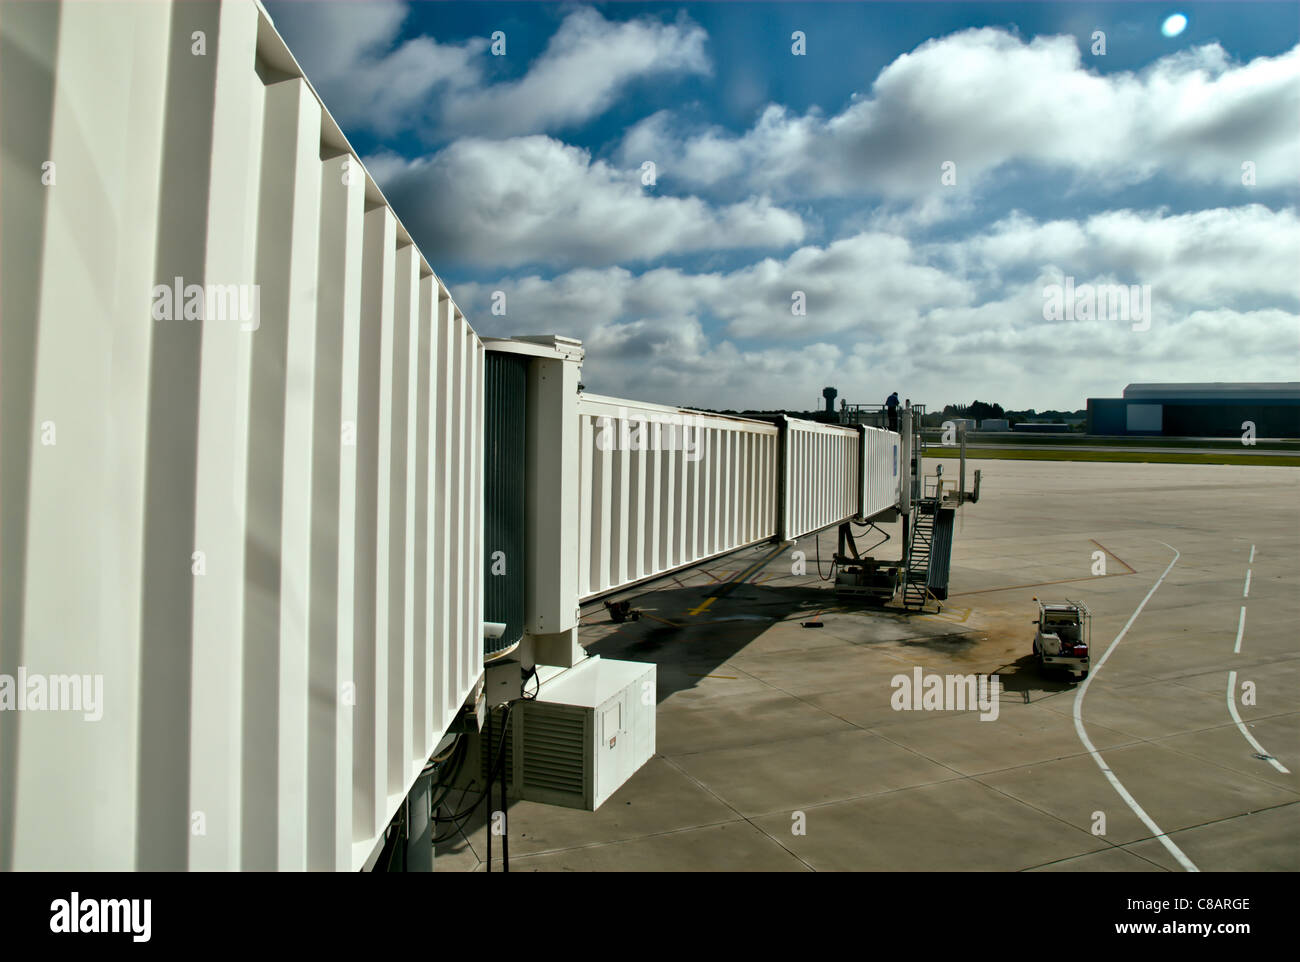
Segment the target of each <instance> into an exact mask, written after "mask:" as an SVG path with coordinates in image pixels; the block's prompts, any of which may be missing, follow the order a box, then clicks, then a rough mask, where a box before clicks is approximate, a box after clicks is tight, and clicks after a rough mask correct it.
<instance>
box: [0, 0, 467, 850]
mask: <svg viewBox="0 0 1300 962" xmlns="http://www.w3.org/2000/svg"><path fill="white" fill-rule="evenodd" d="M0 30H3V43H4V56H3V61H0V64H2V66H0V69H2V70H3V76H2V78H0V91H2V94H0V96H3V98H4V99H3V103H2V104H0V109H2V116H3V124H4V127H3V142H4V157H3V163H4V168H3V176H2V178H0V183H2V184H3V192H4V193H3V209H4V212H5V217H4V249H3V270H4V274H3V296H4V303H3V324H4V327H3V335H2V336H3V351H2V352H0V358H2V363H3V369H2V378H0V389H2V390H3V395H2V404H0V410H2V413H3V451H4V456H3V459H2V460H3V464H2V466H0V471H3V476H2V477H0V483H2V484H3V518H4V527H3V532H2V534H3V606H2V607H3V614H2V616H0V617H2V619H3V620H2V622H0V627H2V628H3V637H2V639H0V672H4V673H10V674H14V673H15V672H16V669H17V668H18V667H19V666H22V667H24V668H25V669H26V671H28V672H32V673H46V674H54V673H67V674H77V675H87V676H94V675H102V679H103V702H102V706H101V707H102V718H100V719H99V720H97V721H89V720H86V719H85V718H84V717H83V715H82V714H81V713H78V712H67V711H61V712H55V711H34V710H28V711H14V712H9V711H6V712H5V713H4V715H3V719H2V720H0V868H46V869H130V868H140V869H182V868H187V867H189V868H198V869H226V868H244V869H262V868H266V869H273V868H274V869H303V868H320V869H349V868H353V867H355V866H357V865H358V864H359V862H360V861H361V860H362V859H364V857H365V855H366V854H368V853H369V851H370V850H371V849H372V847H373V844H374V842H375V840H376V839H377V838H378V836H379V834H380V833H381V832H382V830H383V829H384V827H385V825H386V823H387V822H388V820H389V818H390V816H391V815H392V814H393V813H394V812H395V810H396V808H397V806H398V805H399V804H400V801H401V799H402V797H403V795H404V794H405V792H406V791H407V789H408V787H409V786H410V785H411V783H412V782H413V780H414V778H415V775H416V774H417V773H418V771H419V769H420V767H421V765H422V763H423V762H424V760H425V759H426V758H427V756H428V755H429V753H430V751H431V750H432V749H433V748H434V746H435V743H436V741H437V740H438V738H439V737H440V736H441V734H442V732H443V731H444V730H445V728H446V727H447V725H448V723H449V722H450V720H451V718H452V717H453V715H454V713H455V711H456V710H457V708H458V706H459V705H460V704H461V703H462V702H463V700H464V699H465V696H466V694H467V693H468V692H469V691H470V689H471V687H472V686H473V685H474V684H475V683H476V682H477V679H478V678H479V675H480V674H481V671H482V624H481V623H482V612H481V602H480V600H479V599H481V597H482V577H483V574H482V572H483V565H482V532H481V527H480V523H479V519H480V518H481V516H482V514H481V511H482V506H481V490H482V478H483V476H482V433H483V431H482V429H483V401H482V394H483V368H484V355H483V347H482V344H481V342H480V341H479V339H478V337H477V335H476V334H475V333H474V332H473V331H472V330H471V329H470V327H469V326H468V324H467V323H466V322H465V319H464V318H463V317H462V316H461V313H460V311H459V310H458V309H457V308H456V306H455V304H454V303H453V302H452V300H451V298H450V296H449V294H448V292H447V290H446V288H445V287H444V286H443V285H442V284H441V282H440V281H439V280H438V279H437V277H435V276H434V275H433V273H432V271H431V270H430V269H429V267H428V265H427V264H426V263H425V261H424V260H423V258H422V257H421V256H420V254H419V252H418V251H417V250H416V249H415V247H414V246H412V244H411V242H410V238H409V236H408V235H407V233H406V231H405V230H404V229H403V228H402V226H401V225H400V223H398V221H397V220H396V218H395V217H394V215H393V213H392V211H391V210H390V209H389V208H388V206H387V204H386V203H385V202H384V200H383V197H382V195H381V194H380V193H379V191H378V189H377V188H376V186H375V184H374V183H373V181H371V180H370V179H369V177H368V176H366V175H365V174H364V171H362V170H361V168H360V165H359V163H358V162H357V160H356V158H355V156H354V155H353V154H352V152H351V150H350V148H349V147H348V145H347V142H346V140H344V139H343V137H342V134H341V133H340V132H339V130H338V127H337V125H336V124H335V123H334V122H333V120H332V119H331V118H330V117H329V115H328V113H326V112H324V111H323V110H322V107H321V105H320V103H319V101H318V99H317V97H316V96H315V94H314V92H313V91H312V89H311V88H310V87H309V86H308V84H307V83H306V82H305V81H304V80H303V79H302V76H301V71H300V70H299V69H298V67H297V65H296V63H295V62H294V60H293V58H292V56H291V55H290V54H289V53H288V50H287V48H285V46H284V44H283V42H282V41H281V40H280V38H279V36H278V35H277V34H276V33H275V31H274V29H273V27H272V26H271V24H270V23H269V21H268V20H267V19H266V17H265V14H263V13H262V12H261V11H260V10H259V9H258V8H257V7H256V6H255V5H254V4H253V3H251V2H244V0H229V2H224V3H215V2H202V0H200V2H189V3H178V4H157V3H136V4H117V3H94V4H91V3H40V4H35V3H6V4H5V5H4V7H3V10H2V11H0ZM200 34H201V35H202V37H203V44H204V49H203V50H202V51H201V52H200V51H199V50H198V44H199V41H198V39H197V38H198V36H199V35H200ZM47 162H48V163H52V164H53V165H54V166H53V167H49V166H47ZM43 176H44V178H45V179H44V181H43V180H42V178H43ZM174 279H183V280H174ZM173 284H177V285H180V286H181V287H182V290H184V288H185V287H186V286H188V285H203V287H202V288H200V289H198V290H199V291H200V294H199V298H200V300H201V299H202V296H203V294H204V293H205V292H206V293H207V294H211V293H212V288H213V287H214V286H215V285H242V287H241V288H240V289H241V290H243V291H253V292H255V293H256V295H257V296H258V298H259V300H257V301H255V302H254V311H253V312H252V314H251V315H240V316H239V318H238V319H234V318H232V319H213V318H212V317H209V319H207V320H203V321H200V320H197V319H186V315H185V313H184V311H183V309H182V308H181V307H180V306H176V307H174V308H173V313H172V315H171V316H172V317H173V318H174V319H167V318H166V317H164V319H155V318H156V314H155V313H154V311H155V310H157V309H158V308H159V305H160V304H162V303H165V299H160V296H159V292H158V291H156V290H155V285H165V286H171V285H173ZM185 300H186V301H189V302H191V303H197V302H195V301H193V299H192V298H191V297H190V295H189V293H188V292H186V295H185ZM162 313H163V314H164V315H165V314H166V313H167V312H166V311H165V310H163V311H162ZM250 316H251V317H252V318H253V319H252V320H251V321H250V320H249V317H250Z"/></svg>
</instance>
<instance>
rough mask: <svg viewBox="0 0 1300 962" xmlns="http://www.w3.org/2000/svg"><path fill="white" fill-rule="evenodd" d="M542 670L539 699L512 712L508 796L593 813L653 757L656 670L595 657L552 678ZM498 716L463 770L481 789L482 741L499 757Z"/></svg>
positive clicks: (506, 764) (483, 779) (507, 750)
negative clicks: (489, 739) (490, 740)
mask: <svg viewBox="0 0 1300 962" xmlns="http://www.w3.org/2000/svg"><path fill="white" fill-rule="evenodd" d="M541 671H542V676H541V677H542V678H543V681H542V682H541V684H540V686H539V688H538V691H537V697H536V698H533V699H528V700H521V701H518V702H516V703H515V706H514V709H513V711H512V712H511V716H510V732H509V736H508V738H507V739H506V740H505V742H504V746H505V748H504V753H505V756H506V757H505V760H504V771H505V775H506V783H507V794H508V796H509V797H510V798H515V799H523V800H526V801H532V802H541V803H543V804H546V805H561V806H564V807H565V808H578V809H585V810H586V811H589V812H594V811H595V810H596V809H598V808H600V806H601V805H602V804H604V802H605V800H606V799H608V798H609V797H610V796H611V795H613V794H614V793H615V792H616V791H618V789H619V788H620V787H622V785H623V783H624V782H626V781H627V780H628V779H629V778H631V777H632V775H633V774H634V773H635V772H636V771H637V769H639V768H640V767H641V766H642V765H644V764H645V763H646V762H647V761H649V760H650V757H651V756H652V755H654V753H655V702H656V697H655V683H656V675H655V666H654V665H653V664H647V663H642V662H635V661H613V660H610V659H606V658H601V657H600V656H599V655H595V656H592V657H590V658H587V659H585V660H583V661H581V662H579V663H578V664H577V665H574V666H573V667H572V668H566V669H564V670H562V671H559V672H558V673H554V669H550V670H549V671H550V672H553V673H552V674H550V675H549V677H548V676H547V674H546V672H547V671H548V669H541ZM501 718H502V715H501V712H500V711H498V712H496V713H494V714H493V716H492V720H491V722H490V724H489V725H487V726H485V727H484V730H483V736H480V737H478V738H476V739H475V740H476V742H477V759H476V760H475V763H474V764H471V765H468V766H466V770H467V772H468V773H473V776H474V777H475V781H476V782H477V788H478V789H479V790H481V789H482V786H483V785H484V784H485V782H486V780H487V752H486V746H485V744H484V738H491V739H492V746H491V749H492V751H493V752H494V753H495V752H496V751H498V746H499V745H501V744H503V742H502V741H501V730H500V727H499V726H500V724H501ZM463 781H464V778H462V782H463ZM496 791H499V789H496Z"/></svg>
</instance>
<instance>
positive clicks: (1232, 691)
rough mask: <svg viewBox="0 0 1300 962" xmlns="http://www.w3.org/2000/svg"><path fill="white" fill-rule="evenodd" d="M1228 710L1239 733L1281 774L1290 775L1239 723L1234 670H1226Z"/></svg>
mask: <svg viewBox="0 0 1300 962" xmlns="http://www.w3.org/2000/svg"><path fill="white" fill-rule="evenodd" d="M1228 711H1229V712H1230V713H1231V715H1232V720H1233V721H1235V722H1236V723H1237V727H1238V728H1240V729H1241V733H1242V734H1243V735H1245V736H1246V741H1248V742H1250V744H1251V745H1252V746H1253V747H1254V749H1255V751H1257V752H1259V753H1260V754H1261V755H1266V756H1268V763H1269V764H1270V765H1272V766H1273V767H1274V768H1276V769H1277V770H1278V771H1279V772H1281V773H1282V774H1283V775H1290V774H1291V773H1290V772H1289V771H1287V769H1286V768H1285V767H1284V766H1283V765H1282V763H1281V762H1279V761H1278V760H1277V759H1276V758H1274V757H1273V756H1272V755H1269V754H1268V752H1266V751H1264V746H1263V745H1261V744H1260V743H1259V742H1257V741H1255V736H1254V735H1252V734H1251V733H1250V732H1248V731H1247V730H1246V726H1245V725H1243V724H1242V723H1241V716H1240V715H1239V714H1237V673H1236V672H1235V671H1230V672H1228Z"/></svg>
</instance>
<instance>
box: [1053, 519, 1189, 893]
mask: <svg viewBox="0 0 1300 962" xmlns="http://www.w3.org/2000/svg"><path fill="white" fill-rule="evenodd" d="M1160 543H1161V544H1163V545H1165V547H1166V548H1168V549H1169V550H1170V551H1172V552H1173V553H1174V560H1173V561H1171V562H1169V567H1168V568H1166V569H1165V571H1164V574H1162V575H1161V576H1160V577H1159V578H1157V579H1156V583H1155V584H1153V585H1152V586H1151V590H1150V591H1148V592H1147V596H1146V597H1145V598H1143V599H1142V603H1141V604H1140V605H1138V606H1137V609H1136V610H1135V611H1134V612H1133V614H1132V615H1130V616H1129V619H1128V621H1127V622H1126V623H1125V625H1124V627H1123V628H1122V629H1120V633H1119V634H1118V635H1116V636H1115V640H1114V641H1112V642H1111V643H1110V647H1109V648H1107V649H1106V652H1105V654H1103V655H1102V656H1101V660H1100V661H1098V662H1097V664H1096V665H1094V666H1093V668H1092V671H1091V672H1090V673H1089V675H1088V677H1087V678H1085V679H1084V681H1083V684H1082V685H1080V686H1079V693H1078V694H1077V695H1075V696H1074V730H1075V732H1077V733H1078V735H1079V741H1081V742H1083V747H1084V748H1086V749H1088V754H1089V755H1091V756H1092V760H1093V761H1094V762H1096V763H1097V767H1098V768H1100V769H1101V772H1102V774H1103V775H1105V776H1106V778H1107V780H1108V781H1109V782H1110V784H1111V787H1112V788H1113V789H1115V791H1116V792H1118V793H1119V797H1120V798H1122V799H1124V802H1125V803H1126V804H1127V805H1128V807H1129V808H1131V809H1132V810H1133V814H1135V815H1136V816H1137V817H1138V818H1140V819H1141V820H1142V823H1143V824H1144V825H1146V827H1147V828H1149V829H1150V830H1151V833H1152V834H1153V835H1154V836H1155V837H1156V838H1158V839H1159V840H1160V844H1162V845H1163V846H1164V847H1165V848H1166V849H1168V850H1169V854H1170V855H1172V856H1173V857H1174V858H1175V859H1176V860H1177V862H1178V864H1179V865H1181V866H1182V867H1183V868H1185V869H1186V870H1187V871H1189V872H1199V871H1200V869H1198V868H1197V867H1196V865H1195V864H1194V863H1193V862H1192V860H1191V859H1190V858H1188V857H1187V856H1186V855H1184V854H1183V850H1182V849H1180V848H1179V847H1178V846H1177V845H1175V844H1174V843H1173V840H1172V839H1170V838H1169V836H1167V835H1166V834H1165V833H1164V832H1162V831H1161V830H1160V826H1159V825H1157V824H1156V823H1155V821H1154V820H1153V819H1152V818H1151V816H1150V815H1148V814H1147V813H1146V812H1145V811H1144V810H1143V808H1142V806H1141V805H1139V804H1138V803H1137V799H1135V798H1134V797H1133V796H1132V795H1130V794H1129V793H1128V789H1126V788H1125V787H1124V783H1123V782H1121V781H1120V780H1119V778H1118V777H1117V776H1116V775H1115V773H1114V772H1112V771H1111V770H1110V769H1109V768H1108V767H1107V766H1106V760H1105V759H1104V758H1102V757H1101V753H1100V752H1098V751H1097V746H1095V745H1094V744H1093V743H1092V741H1091V739H1089V738H1088V733H1087V732H1086V731H1084V728H1083V696H1084V695H1085V694H1087V692H1088V686H1089V685H1091V684H1092V683H1093V681H1095V680H1096V678H1097V673H1098V672H1099V671H1101V666H1102V665H1104V664H1105V663H1106V659H1107V658H1109V657H1110V653H1111V652H1112V651H1114V650H1115V647H1116V646H1117V645H1118V644H1119V643H1120V642H1121V641H1122V640H1123V639H1124V636H1125V635H1126V634H1128V630H1129V628H1131V627H1133V622H1135V621H1137V616H1138V615H1140V614H1141V613H1142V609H1143V608H1145V607H1146V605H1147V602H1148V601H1150V600H1151V596H1152V595H1154V594H1155V593H1156V589H1157V588H1159V587H1160V585H1161V584H1162V583H1163V582H1164V580H1165V577H1166V576H1167V575H1168V574H1169V572H1170V571H1172V570H1173V568H1174V565H1176V564H1177V563H1178V559H1179V558H1181V557H1182V555H1181V554H1180V553H1179V551H1178V549H1177V548H1175V547H1174V546H1173V545H1170V544H1165V543H1164V542H1163V541H1162V542H1160Z"/></svg>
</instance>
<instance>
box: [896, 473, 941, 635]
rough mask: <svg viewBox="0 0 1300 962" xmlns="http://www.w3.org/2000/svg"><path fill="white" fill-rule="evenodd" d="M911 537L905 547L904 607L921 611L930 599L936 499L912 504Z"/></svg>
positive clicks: (936, 514) (936, 511) (937, 507)
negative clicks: (913, 508)
mask: <svg viewBox="0 0 1300 962" xmlns="http://www.w3.org/2000/svg"><path fill="white" fill-rule="evenodd" d="M914 507H915V510H914V511H913V512H912V534H911V538H910V539H909V543H908V548H907V565H906V567H905V568H904V570H903V607H904V608H913V607H915V608H918V609H920V608H924V607H925V602H926V599H927V598H928V597H929V594H930V592H929V588H930V564H931V560H932V558H933V557H934V521H935V518H937V517H938V515H939V499H938V498H925V499H924V500H922V501H918V502H916V503H915V505H914Z"/></svg>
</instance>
